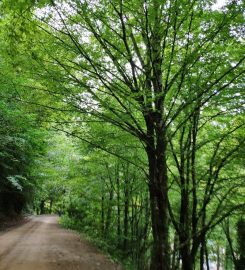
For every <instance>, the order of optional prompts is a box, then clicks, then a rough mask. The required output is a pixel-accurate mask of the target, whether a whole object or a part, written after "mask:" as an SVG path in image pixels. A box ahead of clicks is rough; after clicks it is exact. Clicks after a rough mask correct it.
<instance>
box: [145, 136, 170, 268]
mask: <svg viewBox="0 0 245 270" xmlns="http://www.w3.org/2000/svg"><path fill="white" fill-rule="evenodd" d="M161 135H162V136H161ZM161 135H160V136H158V138H157V143H156V148H155V147H154V143H153V144H152V143H149V144H148V146H147V155H148V161H149V192H150V205H151V219H152V233H153V248H152V258H151V270H169V269H170V255H169V250H170V248H169V243H168V191H167V165H166V156H165V155H166V154H165V151H166V143H165V141H164V134H161ZM151 139H152V141H151V142H153V141H154V140H153V138H151Z"/></svg>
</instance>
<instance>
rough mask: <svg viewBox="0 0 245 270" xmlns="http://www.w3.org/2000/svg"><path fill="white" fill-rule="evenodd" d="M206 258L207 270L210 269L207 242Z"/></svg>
mask: <svg viewBox="0 0 245 270" xmlns="http://www.w3.org/2000/svg"><path fill="white" fill-rule="evenodd" d="M205 258H206V268H207V270H210V267H209V258H208V247H207V243H205Z"/></svg>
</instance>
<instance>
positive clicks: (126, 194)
mask: <svg viewBox="0 0 245 270" xmlns="http://www.w3.org/2000/svg"><path fill="white" fill-rule="evenodd" d="M128 214H129V187H128V181H127V180H125V188H124V221H123V227H124V233H123V234H124V240H123V250H124V252H126V251H127V249H128Z"/></svg>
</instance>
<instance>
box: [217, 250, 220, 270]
mask: <svg viewBox="0 0 245 270" xmlns="http://www.w3.org/2000/svg"><path fill="white" fill-rule="evenodd" d="M217 270H220V247H219V245H217Z"/></svg>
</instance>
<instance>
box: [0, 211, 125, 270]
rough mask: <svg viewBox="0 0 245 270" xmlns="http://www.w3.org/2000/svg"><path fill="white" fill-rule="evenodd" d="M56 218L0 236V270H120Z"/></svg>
mask: <svg viewBox="0 0 245 270" xmlns="http://www.w3.org/2000/svg"><path fill="white" fill-rule="evenodd" d="M57 220H58V218H57V217H56V216H38V217H32V218H30V221H28V222H27V223H25V224H23V225H21V226H19V227H16V228H13V229H11V230H9V231H5V232H1V233H0V270H60V269H62V270H73V269H81V270H97V269H98V270H99V269H100V270H119V269H120V270H121V267H119V266H118V265H116V264H114V263H113V262H111V261H110V260H109V259H108V258H106V257H105V256H104V255H102V254H101V253H100V252H99V251H98V250H97V249H96V248H95V247H93V246H92V245H91V244H90V243H88V241H86V240H84V239H82V238H81V237H80V236H79V235H77V234H76V233H73V232H71V231H68V230H65V229H62V228H61V227H60V226H59V225H58V223H57Z"/></svg>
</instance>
